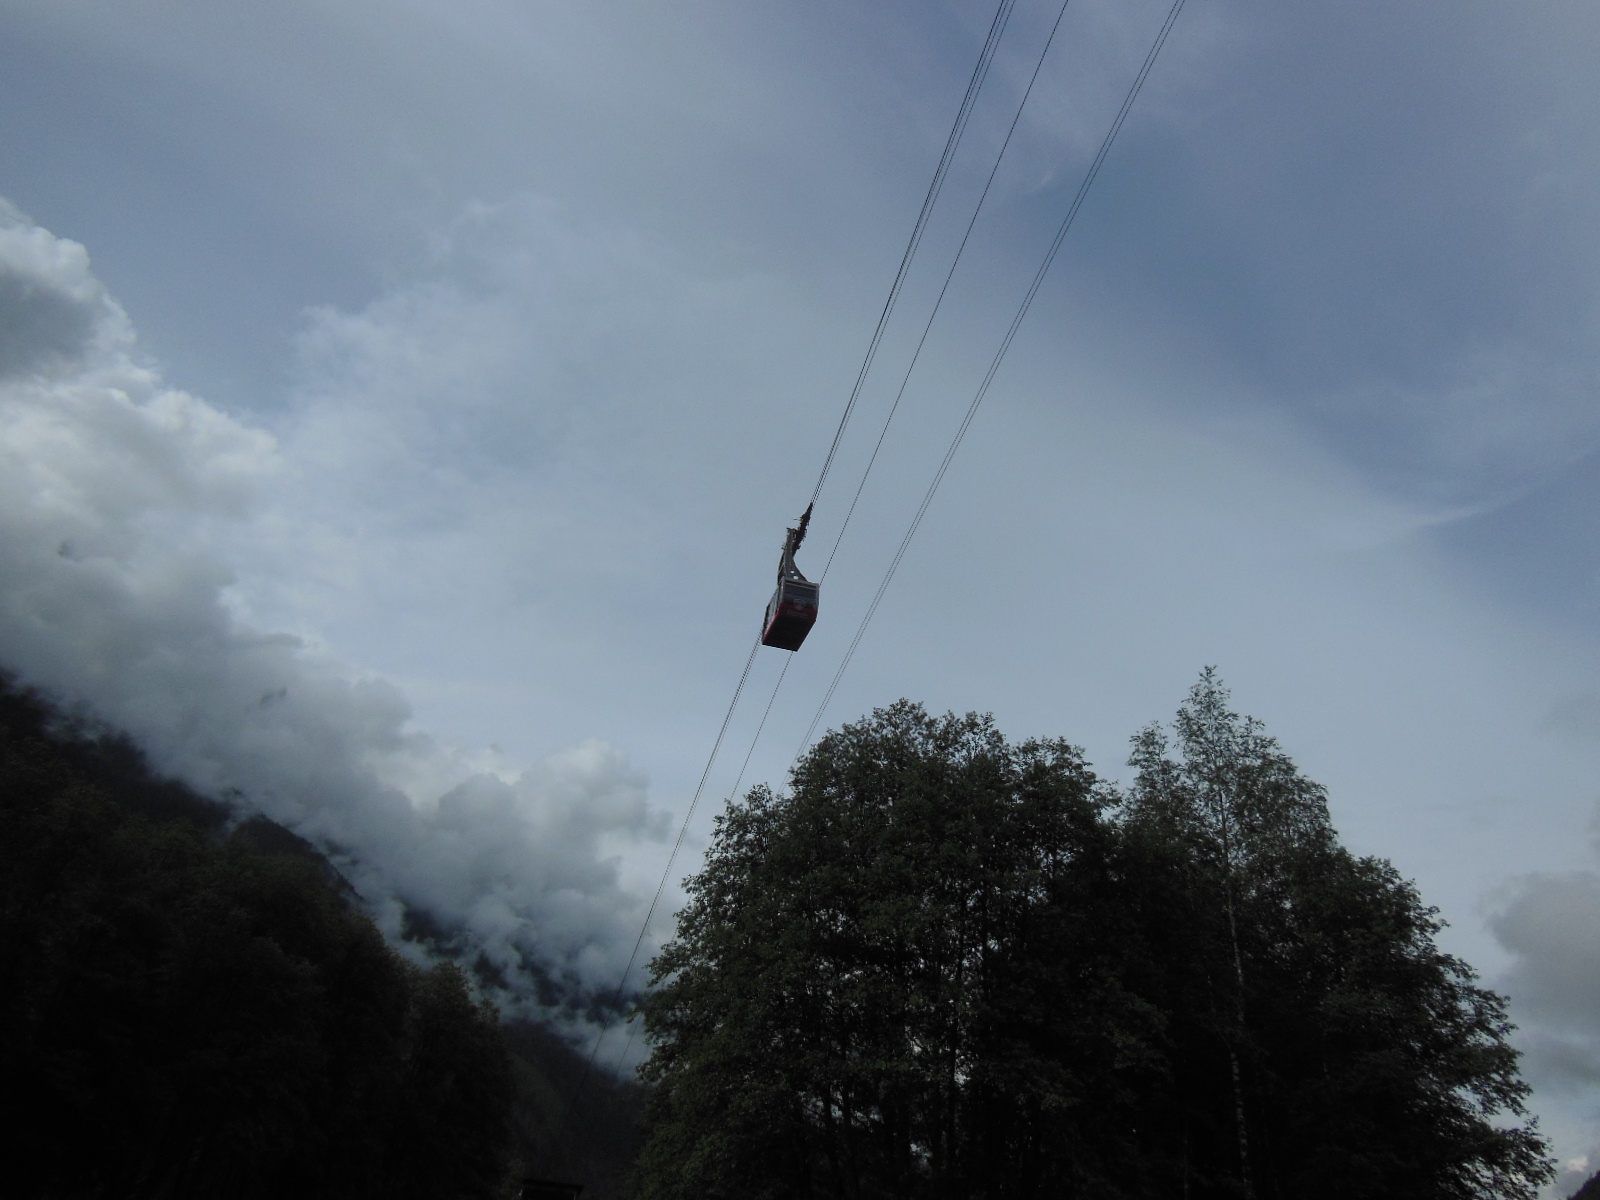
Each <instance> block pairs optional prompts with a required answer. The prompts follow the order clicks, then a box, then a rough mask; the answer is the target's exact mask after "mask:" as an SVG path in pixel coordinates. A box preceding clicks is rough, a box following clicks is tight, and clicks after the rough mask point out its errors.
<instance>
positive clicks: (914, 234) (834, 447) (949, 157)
mask: <svg viewBox="0 0 1600 1200" xmlns="http://www.w3.org/2000/svg"><path fill="white" fill-rule="evenodd" d="M1015 7H1016V0H1000V3H999V5H998V7H997V8H996V9H995V14H994V18H993V20H992V21H990V23H989V32H988V35H987V36H986V37H985V39H984V43H983V48H982V50H981V51H980V52H979V54H978V62H977V64H976V65H975V66H974V67H973V70H972V76H971V78H970V79H969V80H968V82H967V90H966V93H965V94H964V95H963V96H962V98H961V105H960V108H959V109H958V110H957V112H956V118H955V121H954V122H953V123H952V125H951V127H950V133H949V135H948V136H947V137H946V138H945V144H944V150H943V152H942V153H941V154H940V156H939V163H938V166H937V167H936V168H935V169H934V173H933V179H932V180H931V181H930V182H929V184H928V191H927V194H926V195H925V196H924V197H923V200H922V208H921V209H920V210H919V211H918V213H917V219H916V221H915V223H914V224H913V226H912V229H911V236H910V238H909V239H907V241H906V248H905V251H904V252H903V253H902V254H901V256H900V265H899V267H898V269H897V270H896V271H895V276H894V282H893V283H892V284H891V285H890V288H889V295H888V297H887V298H886V299H885V301H884V304H883V309H882V311H881V312H880V313H879V314H878V321H877V325H876V326H875V327H874V328H873V331H872V337H871V338H870V339H869V341H868V344H867V352H866V355H865V357H864V358H863V360H862V363H861V369H860V371H859V372H857V374H856V381H855V384H854V386H853V387H852V388H851V389H850V396H849V399H848V400H847V401H846V402H845V407H844V412H843V414H842V415H841V416H840V418H839V425H838V428H837V429H835V430H834V434H833V441H832V442H831V443H830V445H829V446H828V453H827V455H826V456H825V457H824V459H823V462H822V470H821V472H820V473H819V474H818V476H817V483H816V487H815V488H813V489H812V492H811V502H812V503H813V504H815V503H816V499H817V497H818V496H819V495H820V494H821V492H822V486H823V484H824V483H825V482H826V481H827V478H828V472H829V470H830V468H831V467H832V466H833V460H834V456H835V455H836V454H837V453H838V450H839V444H840V442H841V441H842V440H843V438H844V432H845V427H846V426H847V425H849V423H850V417H851V414H852V413H853V412H854V411H855V407H856V402H857V400H858V399H859V398H860V396H861V389H862V387H863V385H864V384H865V383H866V379H867V375H868V373H869V372H870V371H871V369H872V363H873V360H874V359H875V358H876V357H877V353H878V347H879V345H880V344H881V342H882V341H883V334H884V330H885V329H886V328H887V327H888V324H889V317H890V316H891V314H892V313H893V312H894V307H895V304H896V302H897V301H898V300H899V298H900V291H901V288H902V287H903V286H904V284H905V279H906V275H907V273H908V272H909V271H910V269H911V263H912V261H913V260H914V259H915V258H916V255H917V249H918V247H919V246H920V245H921V242H922V235H923V233H924V231H925V230H926V229H927V225H928V219H929V217H931V216H932V214H933V209H934V205H935V203H936V202H937V201H938V198H939V193H940V192H941V191H942V190H943V189H944V183H945V179H946V177H947V176H948V174H949V170H950V164H951V162H952V161H953V160H954V158H955V154H956V149H957V147H958V146H959V145H960V144H961V139H962V136H963V135H964V134H965V133H966V129H967V123H968V121H969V120H970V119H971V117H972V111H973V108H974V107H975V106H976V104H977V100H978V94H979V92H981V91H982V89H983V83H984V80H985V78H986V77H987V76H988V74H989V67H990V65H991V64H992V63H993V61H994V56H995V52H996V51H997V50H998V49H999V46H1000V39H1001V36H1002V35H1003V34H1004V33H1005V28H1006V25H1007V24H1008V23H1009V22H1010V20H1011V12H1012V10H1013V9H1014V8H1015ZM835 549H837V543H835ZM760 648H761V642H760V640H759V639H757V641H756V643H755V645H753V646H752V647H751V648H750V656H749V658H747V659H746V660H745V665H744V671H743V673H742V674H741V675H740V676H739V683H738V686H737V687H735V688H734V691H733V699H732V700H731V701H730V702H729V704H728V711H727V712H726V713H725V714H724V716H723V718H722V725H721V727H720V728H719V729H718V731H717V737H716V741H715V742H714V743H712V747H711V753H710V755H709V756H708V757H707V759H706V765H705V769H704V770H703V771H702V772H701V773H700V782H699V784H698V785H697V786H696V787H695V790H694V797H693V799H691V800H690V802H689V808H688V811H687V812H685V814H684V818H683V823H682V824H681V825H680V826H679V828H678V836H677V839H676V840H675V841H674V842H673V846H672V851H671V853H670V854H669V855H668V856H667V865H666V867H665V868H664V869H663V871H662V873H661V882H660V883H659V884H658V885H657V887H656V892H655V896H654V897H653V898H652V899H651V901H650V906H649V908H648V909H647V910H646V912H645V918H644V921H643V923H642V924H641V925H640V928H639V936H638V937H637V938H636V939H635V940H634V945H633V950H632V951H631V952H630V953H629V955H628V962H627V965H626V966H625V967H624V968H623V970H622V978H621V979H619V980H618V982H617V987H616V990H615V991H614V992H613V993H612V997H611V1007H612V1008H615V1007H617V1005H618V1004H620V1002H621V999H622V996H623V994H624V992H625V991H626V988H627V983H628V977H629V976H630V975H631V974H632V973H633V967H634V964H635V963H636V962H637V961H638V957H639V950H640V949H641V947H642V946H643V945H644V939H645V935H646V933H648V931H649V928H650V921H651V918H652V917H654V915H655V911H656V908H657V906H658V905H659V903H660V900H661V896H662V894H663V892H664V891H665V890H666V886H667V880H668V879H669V878H670V877H671V875H672V867H673V864H674V863H675V862H676V861H677V857H678V851H679V850H680V849H681V847H682V845H683V839H684V836H685V835H686V834H687V833H688V830H689V822H690V820H691V819H692V818H693V816H694V813H695V810H696V808H697V807H698V806H699V804H700V797H701V795H702V793H703V792H704V791H705V786H706V780H707V779H708V778H709V777H710V774H711V768H712V766H713V764H714V763H715V762H716V760H717V755H718V753H719V752H720V751H721V749H722V742H723V739H724V738H725V737H726V735H727V732H728V725H729V723H730V722H731V721H732V720H733V714H734V710H735V709H737V708H738V706H739V698H740V696H741V695H742V694H743V692H744V686H745V682H746V681H747V680H748V679H749V678H750V668H751V667H752V666H753V665H754V663H755V658H756V652H757V651H758V650H759V649H760ZM787 673H788V664H787V663H785V664H784V670H783V672H782V673H780V674H779V676H778V686H782V683H783V676H784V675H786V674H787ZM776 697H777V687H774V688H773V693H772V697H771V698H769V699H768V701H767V707H766V713H764V714H763V716H762V719H761V726H762V728H764V727H765V725H766V714H770V713H771V711H772V701H773V699H776ZM760 735H761V731H760V729H758V730H757V731H756V737H757V738H758V739H759V737H760ZM754 750H755V742H754V741H752V742H751V745H750V751H749V752H747V753H746V754H745V759H744V762H745V766H746V767H747V766H749V763H750V754H751V753H753V752H754ZM743 775H744V770H743V768H741V770H740V779H741V780H742V779H743ZM734 790H735V791H737V785H735V789H734ZM628 1024H629V1026H630V1033H629V1037H628V1041H627V1043H626V1045H625V1046H624V1047H623V1057H624V1058H626V1056H627V1052H628V1048H629V1047H631V1046H632V1044H633V1032H632V1027H633V1025H634V1020H633V1018H632V1017H631V1016H630V1018H629V1021H628ZM606 1033H607V1028H606V1027H605V1026H602V1027H601V1029H600V1032H599V1033H598V1034H597V1035H596V1037H595V1042H594V1046H593V1047H592V1048H591V1049H590V1051H589V1057H588V1059H587V1061H586V1062H585V1064H584V1069H583V1072H582V1074H580V1076H579V1078H578V1083H577V1085H576V1086H575V1087H574V1089H573V1092H572V1094H571V1095H570V1096H569V1097H568V1099H567V1102H566V1104H565V1105H564V1106H563V1111H562V1118H561V1124H560V1126H559V1127H558V1129H557V1132H556V1136H555V1138H554V1139H553V1140H552V1142H551V1145H550V1149H549V1150H548V1151H547V1152H546V1154H545V1158H546V1161H547V1162H548V1161H549V1159H550V1158H551V1157H552V1156H553V1155H554V1153H555V1149H556V1147H557V1146H558V1145H559V1144H560V1142H561V1140H562V1138H563V1137H564V1136H565V1135H566V1131H567V1128H568V1126H569V1125H570V1123H571V1120H572V1116H573V1114H574V1113H575V1112H576V1111H577V1109H578V1106H579V1105H580V1104H581V1103H582V1101H583V1095H584V1091H585V1090H586V1088H587V1086H588V1082H589V1076H590V1074H591V1073H592V1072H593V1069H594V1063H595V1059H596V1057H597V1056H598V1055H599V1053H600V1046H601V1044H602V1043H603V1042H604V1041H605V1036H606ZM618 1065H619V1066H620V1065H621V1063H620V1061H619V1064H618Z"/></svg>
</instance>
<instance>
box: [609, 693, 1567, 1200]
mask: <svg viewBox="0 0 1600 1200" xmlns="http://www.w3.org/2000/svg"><path fill="white" fill-rule="evenodd" d="M1131 762H1132V765H1133V767H1134V768H1135V772H1136V775H1135V779H1134V782H1133V784H1132V786H1131V788H1130V789H1129V790H1128V791H1127V792H1126V793H1119V792H1117V791H1115V790H1114V789H1112V788H1110V787H1108V786H1106V785H1104V784H1102V783H1100V782H1099V781H1097V780H1096V779H1095V777H1094V776H1093V774H1092V773H1091V772H1090V771H1089V769H1088V767H1087V766H1086V765H1085V763H1084V761H1083V759H1082V757H1081V755H1080V754H1079V753H1078V752H1077V751H1076V750H1074V749H1073V748H1072V747H1070V746H1068V745H1067V744H1066V743H1064V742H1058V741H1052V742H1027V743H1024V744H1022V745H1011V744H1009V743H1007V742H1006V740H1005V739H1004V738H1003V737H1002V736H1001V735H1000V733H999V732H998V731H997V730H996V729H995V728H994V725H993V722H992V721H991V720H990V719H989V718H987V717H978V716H973V715H968V716H966V717H956V716H953V715H947V716H945V717H942V718H933V717H930V716H929V715H928V714H927V713H926V712H924V711H923V710H922V709H921V708H920V707H918V706H917V705H914V704H911V703H909V702H907V701H901V702H899V703H897V704H895V705H893V706H891V707H890V708H888V709H882V710H879V711H877V712H875V713H873V714H872V716H870V717H869V718H867V719H866V720H864V721H861V722H859V723H857V724H854V725H847V726H845V727H844V728H843V729H841V730H839V731H837V732H834V733H830V734H829V735H828V736H827V737H825V738H824V739H823V740H822V741H821V742H819V743H818V744H817V745H816V746H815V747H814V748H813V749H812V751H811V752H810V753H809V754H808V755H807V756H806V757H805V759H804V760H803V761H802V762H801V763H800V764H799V765H798V766H797V767H796V769H795V770H794V772H793V774H792V777H791V787H790V790H789V791H788V792H787V793H777V792H773V791H771V790H770V789H768V788H765V787H758V788H755V789H753V790H752V791H751V792H750V793H749V795H747V796H746V797H745V798H744V799H743V800H740V801H736V802H730V804H729V805H728V807H727V809H726V811H725V812H724V813H723V815H722V816H721V817H720V818H719V819H718V823H717V828H716V832H715V835H714V838H713V843H712V847H711V850H710V853H709V855H708V857H707V859H706V863H705V866H704V868H703V869H702V870H701V871H700V873H699V874H697V875H695V876H693V877H692V878H691V879H690V880H689V881H688V884H687V887H688V892H689V902H688V904H687V905H686V907H685V908H684V910H683V912H682V913H681V914H680V916H679V922H678V929H677V935H676V937H675V938H674V939H673V940H672V941H671V942H669V943H668V944H667V945H666V946H665V947H664V948H663V950H662V952H661V954H660V956H659V957H658V958H657V959H656V960H655V962H654V964H653V973H654V981H655V990H654V992H653V993H652V994H651V995H650V996H649V997H648V998H647V1000H646V1001H645V1004H644V1010H645V1019H646V1028H647V1031H648V1034H649V1036H650V1038H651V1040H652V1042H653V1052H652V1055H651V1058H650V1060H649V1062H648V1063H647V1064H646V1067H645V1070H644V1077H645V1078H646V1080H647V1081H648V1082H649V1083H651V1084H652V1085H653V1088H654V1090H653V1093H652V1095H651V1097H650V1100H649V1109H648V1113H647V1122H648V1126H649V1132H648V1135H647V1141H646V1144H645V1148H644V1151H643V1153H642V1156H641V1160H640V1163H639V1166H638V1170H637V1174H636V1181H635V1182H636V1191H637V1193H638V1194H639V1195H640V1196H641V1197H643V1198H644V1200H669V1198H673V1200H675V1198H678V1197H689V1196H695V1197H712V1198H718V1197H733V1196H736V1195H737V1196H740V1197H745V1196H751V1197H770V1198H773V1200H777V1198H783V1197H798V1196H807V1197H817V1198H822V1197H848V1198H850V1200H857V1198H865V1197H880V1196H897V1197H919V1198H920V1197H944V1196H961V1197H973V1198H979V1197H994V1198H999V1197H1036V1196H1051V1197H1055V1196H1061V1197H1082V1198H1085V1200H1087V1198H1096V1200H1100V1198H1104V1200H1117V1198H1124V1197H1125V1198H1128V1200H1134V1198H1141V1200H1142V1198H1146V1197H1148V1198H1152V1200H1154V1198H1158V1197H1159V1198H1161V1200H1165V1198H1167V1197H1184V1198H1185V1200H1225V1198H1235V1197H1253V1198H1254V1200H1320V1198H1323V1197H1326V1198H1328V1200H1332V1198H1334V1197H1338V1198H1339V1200H1369V1198H1370V1200H1378V1198H1384V1200H1388V1198H1394V1200H1399V1198H1401V1197H1404V1198H1405V1200H1490V1198H1491V1197H1494V1198H1500V1200H1532V1197H1533V1196H1534V1194H1535V1193H1536V1191H1537V1189H1538V1187H1539V1185H1540V1184H1541V1183H1543V1182H1544V1181H1545V1180H1547V1179H1548V1178H1549V1175H1550V1168H1549V1164H1548V1163H1547V1162H1546V1161H1545V1159H1544V1157H1543V1154H1544V1144H1543V1142H1542V1140H1541V1139H1540V1138H1539V1136H1538V1133H1537V1130H1536V1129H1535V1127H1534V1125H1533V1122H1531V1121H1527V1120H1525V1119H1524V1116H1525V1114H1524V1110H1523V1101H1524V1098H1525V1097H1526V1094H1527V1088H1526V1086H1525V1085H1524V1084H1523V1083H1522V1082H1521V1080H1520V1079H1519V1078H1518V1076H1517V1072H1516V1054H1515V1052H1514V1051H1513V1050H1512V1049H1511V1047H1510V1045H1509V1043H1508V1040H1507V1039H1508V1034H1509V1032H1510V1025H1509V1024H1508V1022H1507V1020H1506V1015H1505V1006H1504V1001H1503V1000H1502V999H1501V998H1500V997H1498V996H1496V995H1495V994H1494V993H1492V992H1489V991H1487V990H1485V989H1483V988H1481V987H1479V986H1477V984H1476V982H1475V980H1474V976H1473V973H1472V971H1471V969H1470V968H1469V967H1467V965H1466V964H1465V963H1462V962H1461V961H1460V960H1458V959H1456V958H1453V957H1452V956H1450V955H1448V954H1445V953H1444V952H1442V951H1441V950H1440V949H1439V948H1438V946H1437V944H1436V935H1437V934H1438V932H1439V930H1440V928H1441V922H1440V921H1439V919H1438V916H1437V914H1436V912H1435V911H1434V910H1433V909H1430V908H1428V907H1426V906H1425V905H1423V903H1422V902H1421V899H1420V898H1419V897H1418V895H1417V892H1416V889H1415V887H1414V886H1413V885H1411V884H1410V883H1408V882H1407V881H1406V880H1404V879H1403V878H1401V877H1400V876H1399V874H1398V873H1397V872H1396V871H1395V870H1394V868H1393V867H1392V866H1391V865H1390V864H1388V863H1387V862H1384V861H1383V860H1381V859H1375V858H1358V857H1356V856H1354V855H1352V854H1350V853H1349V852H1348V851H1347V850H1345V849H1344V848H1343V847H1342V846H1341V845H1340V844H1339V840H1338V837H1337V835H1336V833H1335V831H1334V828H1333V825H1332V823H1331V821H1330V819H1329V816H1328V810H1327V804H1326V798H1325V796H1324V793H1323V790H1322V788H1321V787H1319V786H1318V785H1317V784H1315V783H1313V782H1312V781H1310V780H1308V779H1306V778H1305V777H1304V776H1303V775H1301V774H1300V772H1299V771H1298V770H1297V769H1296V767H1295V765H1294V763H1293V762H1292V761H1291V760H1290V759H1289V758H1288V756H1287V755H1286V754H1284V753H1283V751H1282V749H1281V748H1280V747H1279V746H1278V744H1277V743H1276V742H1275V741H1274V740H1273V739H1272V738H1271V737H1269V736H1268V735H1267V734H1266V733H1265V731H1264V730H1263V729H1262V727H1261V726H1260V724H1259V723H1258V722H1256V721H1253V720H1251V719H1248V718H1243V717H1240V716H1238V715H1237V714H1235V713H1234V712H1232V711H1231V709H1230V708H1229V707H1228V694H1227V692H1226V690H1225V689H1224V688H1223V687H1222V686H1221V684H1220V683H1219V682H1218V681H1217V679H1216V677H1215V675H1214V674H1213V673H1211V672H1207V673H1206V674H1205V675H1203V676H1202V678H1201V680H1200V682H1199V684H1198V685H1197V686H1196V687H1195V689H1194V690H1193V691H1192V692H1191V694H1190V696H1189V698H1188V700H1187V701H1186V702H1185V703H1184V705H1183V706H1182V707H1181V708H1180V710H1179V713H1178V717H1177V720H1176V722H1175V724H1174V727H1173V732H1172V734H1171V735H1169V734H1168V733H1166V732H1165V731H1163V730H1162V729H1160V728H1157V727H1151V728H1150V729H1147V730H1145V731H1143V732H1142V733H1140V734H1139V735H1138V736H1137V737H1136V738H1135V739H1134V745H1133V755H1132V760H1131Z"/></svg>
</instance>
